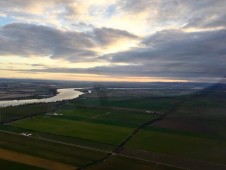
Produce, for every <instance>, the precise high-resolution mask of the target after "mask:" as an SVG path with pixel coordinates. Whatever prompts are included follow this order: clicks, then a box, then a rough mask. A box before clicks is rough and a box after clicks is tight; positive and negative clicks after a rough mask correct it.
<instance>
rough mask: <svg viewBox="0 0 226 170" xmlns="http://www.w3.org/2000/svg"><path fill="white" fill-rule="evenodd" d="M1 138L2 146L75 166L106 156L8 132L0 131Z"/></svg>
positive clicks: (0, 144) (0, 146)
mask: <svg viewBox="0 0 226 170" xmlns="http://www.w3.org/2000/svg"><path fill="white" fill-rule="evenodd" d="M0 139H1V141H0V148H4V149H8V150H12V151H16V152H20V153H25V154H28V155H32V156H37V157H40V158H44V159H48V160H53V161H58V162H62V163H66V164H70V165H75V166H81V165H85V164H87V163H91V162H93V161H95V160H99V159H102V158H103V157H105V156H106V154H105V153H102V152H98V151H93V150H87V149H82V148H78V147H75V146H69V145H65V144H61V143H57V142H51V141H45V140H42V139H37V138H32V137H25V136H22V135H16V134H12V133H7V132H0Z"/></svg>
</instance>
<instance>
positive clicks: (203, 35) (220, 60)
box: [103, 30, 226, 77]
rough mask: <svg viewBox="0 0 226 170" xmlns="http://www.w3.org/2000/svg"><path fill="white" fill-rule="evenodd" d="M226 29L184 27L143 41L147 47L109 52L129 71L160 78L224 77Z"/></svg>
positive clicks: (113, 60)
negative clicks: (185, 30) (204, 30)
mask: <svg viewBox="0 0 226 170" xmlns="http://www.w3.org/2000/svg"><path fill="white" fill-rule="evenodd" d="M225 39H226V30H221V31H207V32H196V33H187V32H182V31H180V30H168V31H161V32H158V33H156V34H154V35H152V36H150V37H147V38H145V39H144V40H143V44H144V45H145V47H144V48H136V49H133V50H129V51H124V52H118V53H112V54H106V55H104V56H103V57H104V58H106V59H108V60H109V61H110V62H112V63H120V62H123V63H128V64H136V65H138V66H139V67H138V66H131V67H127V68H126V67H125V70H126V72H127V73H128V74H130V73H132V74H136V73H134V72H133V70H136V71H137V74H139V75H144V76H158V77H159V76H160V77H168V76H169V77H199V76H200V77H202V76H203V77H222V76H224V75H225V72H226V67H225V65H226V55H225V54H226V49H225V46H226V42H225Z"/></svg>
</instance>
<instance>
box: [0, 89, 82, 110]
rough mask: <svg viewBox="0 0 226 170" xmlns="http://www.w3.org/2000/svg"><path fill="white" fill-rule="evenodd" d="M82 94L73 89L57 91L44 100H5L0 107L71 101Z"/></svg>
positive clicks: (0, 103)
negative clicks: (54, 94)
mask: <svg viewBox="0 0 226 170" xmlns="http://www.w3.org/2000/svg"><path fill="white" fill-rule="evenodd" d="M82 94H83V93H82V92H80V91H77V90H74V89H73V88H69V89H57V95H56V96H53V97H50V98H44V99H27V100H5V101H0V107H7V106H19V105H25V104H32V103H50V102H57V101H63V100H71V99H75V98H77V97H79V96H80V95H82Z"/></svg>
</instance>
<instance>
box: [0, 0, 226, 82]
mask: <svg viewBox="0 0 226 170" xmlns="http://www.w3.org/2000/svg"><path fill="white" fill-rule="evenodd" d="M225 9H226V1H225V0H189V1H186V0H139V1H138V0H123V1H122V0H7V1H6V0H0V78H33V79H54V80H79V81H80V80H82V81H128V82H153V81H161V82H178V81H179V82H190V81H198V82H217V81H218V80H221V79H222V78H224V77H225V74H226V10H225Z"/></svg>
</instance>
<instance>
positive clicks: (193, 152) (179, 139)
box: [127, 128, 226, 164]
mask: <svg viewBox="0 0 226 170" xmlns="http://www.w3.org/2000/svg"><path fill="white" fill-rule="evenodd" d="M127 147H128V148H130V149H132V148H135V149H140V150H146V151H149V152H154V153H164V154H168V155H174V156H182V157H185V158H191V159H196V160H205V161H210V162H216V163H222V164H225V162H226V152H225V150H226V142H223V141H219V140H213V139H208V138H202V137H197V136H192V134H189V135H185V134H184V135H183V134H175V133H170V132H169V131H168V132H167V130H166V131H165V132H160V131H155V130H152V129H151V128H150V129H148V128H147V129H145V130H142V131H141V132H140V133H139V134H137V136H136V137H134V138H133V139H132V140H131V141H130V142H129V143H128V145H127Z"/></svg>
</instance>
